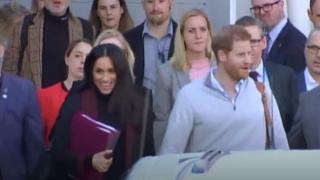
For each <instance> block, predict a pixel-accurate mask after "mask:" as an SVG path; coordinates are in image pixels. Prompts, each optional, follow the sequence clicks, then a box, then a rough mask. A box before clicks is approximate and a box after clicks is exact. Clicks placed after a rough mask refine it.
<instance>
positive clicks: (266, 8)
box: [250, 0, 281, 14]
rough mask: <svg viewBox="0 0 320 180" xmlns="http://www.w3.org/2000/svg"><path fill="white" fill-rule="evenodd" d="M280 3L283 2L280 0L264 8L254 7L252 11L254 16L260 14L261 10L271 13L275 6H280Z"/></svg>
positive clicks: (265, 5) (263, 6)
mask: <svg viewBox="0 0 320 180" xmlns="http://www.w3.org/2000/svg"><path fill="white" fill-rule="evenodd" d="M280 1H281V0H278V1H276V2H273V3H267V4H264V5H262V6H253V7H252V8H250V11H251V13H253V14H260V13H261V10H263V11H264V12H269V11H271V9H272V7H273V5H276V4H278V3H279V2H280Z"/></svg>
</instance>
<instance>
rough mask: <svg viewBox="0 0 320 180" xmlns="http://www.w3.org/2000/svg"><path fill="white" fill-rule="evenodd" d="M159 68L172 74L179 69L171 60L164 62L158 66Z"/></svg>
mask: <svg viewBox="0 0 320 180" xmlns="http://www.w3.org/2000/svg"><path fill="white" fill-rule="evenodd" d="M158 70H159V71H160V72H162V73H166V74H171V73H172V72H174V71H177V70H176V69H175V68H174V67H173V66H172V64H171V62H170V61H167V62H165V63H164V64H161V65H160V66H159V68H158Z"/></svg>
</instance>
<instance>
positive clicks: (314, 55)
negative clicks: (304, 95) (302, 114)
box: [295, 29, 320, 92]
mask: <svg viewBox="0 0 320 180" xmlns="http://www.w3.org/2000/svg"><path fill="white" fill-rule="evenodd" d="M319 52H320V30H319V29H315V30H313V31H311V33H310V34H309V37H308V40H307V44H306V46H305V49H304V53H305V57H306V63H307V67H306V68H305V69H304V70H303V71H301V72H300V73H298V74H297V75H296V77H295V78H296V79H297V85H298V91H299V92H304V91H310V90H312V89H313V88H315V87H317V86H319V84H320V54H319Z"/></svg>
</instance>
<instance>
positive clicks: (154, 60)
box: [142, 20, 173, 92]
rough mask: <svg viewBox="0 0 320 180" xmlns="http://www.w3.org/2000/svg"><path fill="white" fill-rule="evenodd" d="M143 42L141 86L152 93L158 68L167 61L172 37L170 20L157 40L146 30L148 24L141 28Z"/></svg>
mask: <svg viewBox="0 0 320 180" xmlns="http://www.w3.org/2000/svg"><path fill="white" fill-rule="evenodd" d="M142 36H143V40H144V59H145V61H144V77H143V86H144V87H146V88H148V89H151V90H152V92H154V88H155V83H156V79H157V77H156V76H157V69H158V67H159V66H160V65H161V64H163V63H164V62H166V61H167V60H168V54H169V49H170V43H171V39H172V37H173V24H172V20H170V24H169V26H168V30H167V33H166V35H165V36H163V37H162V38H160V39H158V38H156V37H154V36H153V34H152V32H150V30H149V29H148V22H147V21H146V22H145V23H144V27H143V34H142Z"/></svg>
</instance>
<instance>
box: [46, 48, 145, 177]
mask: <svg viewBox="0 0 320 180" xmlns="http://www.w3.org/2000/svg"><path fill="white" fill-rule="evenodd" d="M84 72H85V80H84V82H83V83H82V84H81V87H77V88H76V90H75V91H72V93H70V95H69V97H68V98H67V99H66V101H65V103H64V105H63V106H62V108H61V111H60V116H59V118H58V120H57V124H56V127H55V131H54V135H53V142H52V152H53V157H54V161H55V163H56V167H57V172H56V175H57V176H58V177H56V179H59V180H63V179H68V178H69V177H76V178H78V179H80V180H82V179H90V178H86V177H83V176H82V175H83V174H84V172H87V171H94V172H95V175H96V176H95V178H94V179H95V180H99V179H110V180H117V179H120V177H121V176H122V175H123V174H124V172H125V170H126V167H127V165H128V164H130V162H129V161H130V160H131V159H130V158H132V157H131V155H132V154H130V152H131V153H132V152H133V147H132V146H131V145H132V143H130V142H129V141H130V138H131V136H130V134H129V132H128V131H127V130H128V129H129V128H128V127H130V126H134V125H136V123H137V121H136V120H137V119H139V115H141V114H142V111H141V108H139V105H138V104H137V102H139V101H136V100H137V99H136V97H137V96H136V95H135V94H134V92H135V91H134V88H133V81H132V77H131V74H130V70H129V66H128V62H127V60H126V56H125V54H124V53H123V51H122V50H121V49H120V48H118V47H117V46H115V45H113V44H104V45H99V46H97V47H95V48H93V49H92V51H91V52H90V54H89V55H88V56H87V58H86V62H85V67H84ZM79 111H81V112H84V113H85V114H87V115H89V116H91V117H96V119H97V120H99V121H100V122H102V123H107V124H113V125H115V126H117V127H118V128H119V129H121V134H120V137H119V140H118V142H117V144H116V146H115V149H114V150H113V152H111V151H110V150H108V149H107V148H106V149H101V151H98V152H94V153H92V154H84V155H82V156H79V155H78V154H76V153H74V152H73V151H72V150H71V149H70V148H69V145H70V144H69V143H70V131H71V129H72V126H71V123H72V121H73V119H74V118H73V116H74V115H75V114H76V113H77V112H79ZM139 120H140V119H139ZM83 133H85V132H83ZM111 153H112V156H111V157H109V156H107V155H109V154H111ZM91 179H92V178H91Z"/></svg>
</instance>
